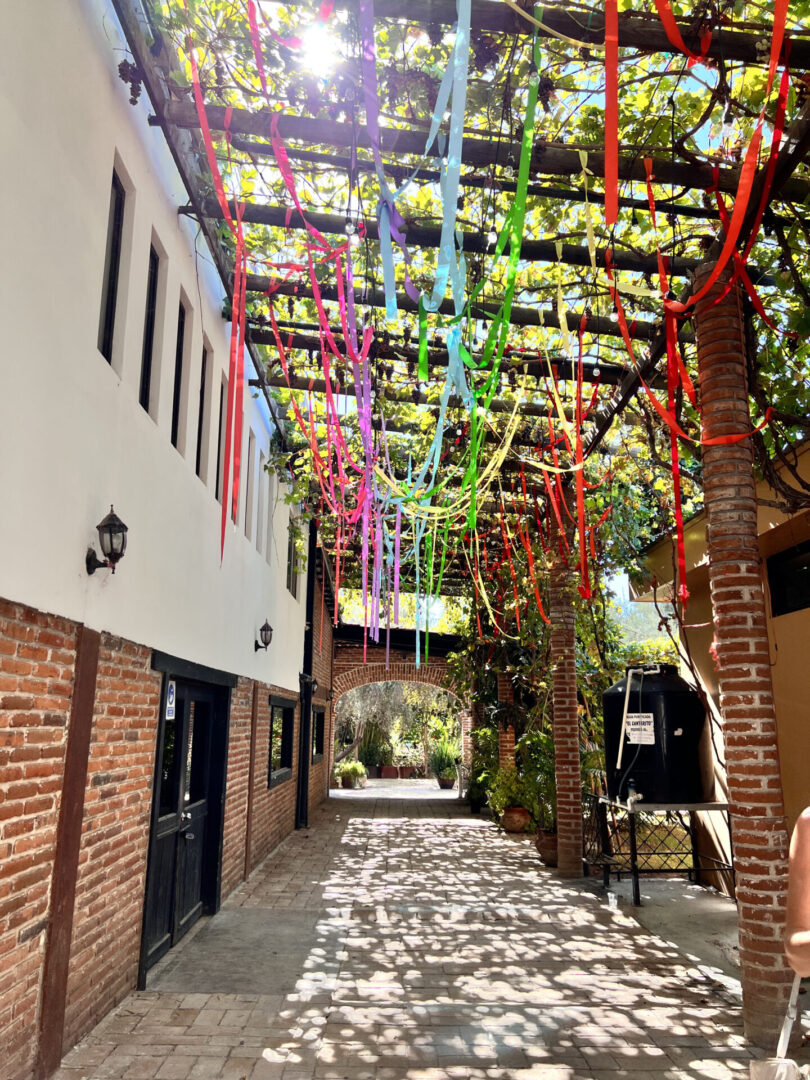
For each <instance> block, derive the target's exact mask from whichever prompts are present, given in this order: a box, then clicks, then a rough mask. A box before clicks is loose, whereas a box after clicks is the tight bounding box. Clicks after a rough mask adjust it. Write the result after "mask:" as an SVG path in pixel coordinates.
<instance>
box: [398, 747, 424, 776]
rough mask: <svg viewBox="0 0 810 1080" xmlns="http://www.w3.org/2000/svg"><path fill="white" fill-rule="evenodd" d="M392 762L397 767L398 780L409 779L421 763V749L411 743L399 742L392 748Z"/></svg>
mask: <svg viewBox="0 0 810 1080" xmlns="http://www.w3.org/2000/svg"><path fill="white" fill-rule="evenodd" d="M394 764H395V765H396V766H397V768H398V769H399V778H400V780H410V778H411V777H412V776H413V774H414V771H415V770H416V769H417V768H418V767H419V765H421V764H422V751H421V749H420V748H419V747H418V746H414V745H413V744H412V743H400V744H399V745H398V746H397V748H396V749H395V750H394Z"/></svg>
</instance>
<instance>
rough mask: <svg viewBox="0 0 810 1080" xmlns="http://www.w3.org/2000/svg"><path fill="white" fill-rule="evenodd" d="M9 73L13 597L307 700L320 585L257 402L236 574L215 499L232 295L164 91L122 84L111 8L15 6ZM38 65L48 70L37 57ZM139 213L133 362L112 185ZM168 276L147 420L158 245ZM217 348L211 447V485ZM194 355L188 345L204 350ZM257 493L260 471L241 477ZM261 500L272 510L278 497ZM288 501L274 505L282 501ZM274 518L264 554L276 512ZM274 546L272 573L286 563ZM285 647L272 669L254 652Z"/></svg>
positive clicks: (6, 478) (7, 473)
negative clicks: (149, 328) (191, 212)
mask: <svg viewBox="0 0 810 1080" xmlns="http://www.w3.org/2000/svg"><path fill="white" fill-rule="evenodd" d="M5 15H6V24H5V28H4V38H5V40H6V43H7V44H8V45H11V44H12V43H13V45H12V47H9V48H7V49H5V50H4V54H5V55H4V63H3V66H2V69H0V129H1V130H2V131H3V133H4V143H5V146H6V150H7V154H6V159H5V167H4V169H3V170H2V171H0V192H1V193H2V204H3V206H4V214H3V229H2V256H1V257H0V318H1V321H0V325H2V326H3V327H4V331H3V335H2V345H1V346H0V596H3V597H6V598H8V599H11V600H16V601H21V602H24V603H26V604H30V605H32V606H33V607H36V608H39V609H41V610H44V611H48V612H54V613H58V614H61V615H65V616H68V617H69V618H72V619H76V620H79V621H81V622H84V623H86V624H87V625H88V626H91V627H94V628H97V629H103V630H108V631H110V632H113V633H116V634H120V635H122V636H124V637H127V638H130V639H132V640H135V641H137V642H140V643H143V644H146V645H149V646H152V647H153V648H156V649H161V650H164V651H166V652H170V653H173V654H176V655H178V656H181V657H183V658H185V659H188V660H192V661H195V662H197V663H202V664H207V665H210V666H212V667H217V668H221V669H224V670H227V671H231V672H235V673H239V674H244V675H249V676H252V677H254V678H259V679H262V680H265V681H269V682H274V683H276V684H279V685H281V686H285V687H289V688H290V689H293V690H296V691H297V689H298V672H299V670H300V665H301V659H302V652H303V633H304V595H303V594H304V582H303V581H301V582H300V584H299V590H298V592H299V595H298V598H297V599H295V598H293V597H292V596H291V595H290V593H289V592H288V591H287V589H286V584H285V577H286V559H287V521H288V508H287V507H286V506H285V504H284V502H283V498H282V497H280V496H279V491H278V484H277V483H276V482H275V481H273V483H272V485H271V484H270V479H269V477H268V476H267V474H263V475H261V476H259V474H258V459H259V454H260V453H263V454H265V455H266V454H267V450H268V443H269V437H270V431H271V430H272V421H271V420H270V418H269V415H268V411H267V406H266V404H265V402H264V401H263V400H262V399H261V398H260V399H258V400H254V399H253V396H252V392H251V391H250V390H249V388H248V387H247V378H248V377H249V376H250V375H252V374H253V371H252V368H251V365H250V361H249V359H247V358H246V369H245V379H246V386H245V394H244V409H245V419H244V428H243V451H242V453H243V465H244V464H245V463H246V454H247V449H248V445H249V437H250V432H251V431H252V432H253V434H254V437H255V460H254V463H253V475H254V482H253V485H252V487H253V504H254V506H253V511H252V516H253V528H252V532H251V539H248V538H247V537H246V535H245V494H244V492H245V485H244V484H243V488H242V494H241V496H240V504H241V505H240V510H239V515H238V517H239V522H238V525H234V524H232V523H231V522H230V521H229V524H228V530H227V535H226V541H225V553H224V559H223V560H222V563H221V564H220V548H219V536H220V524H219V523H220V504H219V503H218V502H217V500H216V498H215V492H214V482H215V471H216V452H217V438H216V434H217V420H218V408H219V386H220V383H221V379H222V374H223V372H224V373H225V374H227V364H228V348H229V332H230V327H229V324H228V323H226V322H225V321H224V320H223V319H222V316H221V305H222V299H223V291H222V288H221V285H220V283H219V279H218V277H217V276H216V274H215V273H214V271H213V269H212V267H211V266H210V255H209V253H208V251H207V249H205V247H204V246H202V245H201V246H200V248H199V251H198V253H197V257H196V259H195V239H194V238H195V232H196V226H195V223H194V222H193V221H190V220H188V219H185V218H178V216H177V213H176V210H177V207H178V206H179V205H181V204H183V203H185V202H186V201H187V199H186V195H185V191H184V189H183V188H182V185H181V183H180V179H179V177H178V176H177V174H176V172H175V170H174V166H173V163H172V160H171V155H170V154H169V151H168V148H167V147H166V145H165V143H164V141H163V136H162V133H161V132H160V130H159V129H153V128H149V127H148V126H147V123H146V117H147V115H148V113H149V112H150V105H149V101H148V99H147V97H146V93H145V92H144V94H143V95H142V98H141V102H140V103H139V105H138V106H137V107H136V108H133V107H132V106H131V105H130V104H129V90H128V88H127V87H126V86H125V85H124V84H123V83H122V82H121V81H120V79H119V78H118V73H117V65H118V63H119V61H120V60H121V59H123V58H124V57H125V56H127V55H128V53H127V51H126V47H125V43H124V41H123V39H122V37H121V34H120V29H119V28H118V24H117V21H116V20H115V17H114V14H113V13H112V8H111V7H110V6H109V5H108V4H107V3H106V2H105V0H71V2H69V3H65V2H63V0H58V2H57V0H49V2H46V3H45V4H44V5H40V4H15V5H12V6H11V7H10V8H9V9H8V11H7V12H6V13H5ZM31 57H36V58H37V61H36V65H35V66H34V67H32V65H31V62H30V58H31ZM116 162H117V164H118V167H119V171H120V173H121V175H122V179H124V180H125V182H126V183H127V184H128V185H131V188H132V190H131V191H129V192H128V195H127V216H126V222H125V229H124V249H123V253H122V260H121V277H120V283H119V302H118V310H117V317H116V335H115V337H116V340H115V347H114V351H113V363H112V364H108V363H107V361H106V360H105V359H104V357H103V356H102V355H101V353H100V352H99V350H98V348H97V337H98V325H99V313H100V302H101V290H102V277H103V270H104V253H105V244H106V234H107V218H108V208H109V199H110V182H111V177H112V170H113V166H114V164H115V163H116ZM155 241H156V242H157V243H156V246H158V247H159V249H160V251H161V253H162V254H163V255H164V256H165V257H164V258H163V260H162V262H163V273H162V275H161V286H160V301H159V304H158V326H157V329H156V335H155V354H154V357H155V358H154V363H153V407H152V408H151V409H150V412H151V415H149V414H147V413H146V412H145V411H144V410H143V409H142V408H141V406H140V405H139V402H138V387H139V379H140V368H141V351H142V342H143V326H144V308H145V297H146V280H147V269H148V257H149V246H150V243H152V242H155ZM181 290H182V295H183V298H184V302H185V303H186V304H187V308H188V320H187V324H186V357H187V360H188V363H187V364H186V366H185V374H184V392H183V409H182V410H181V422H180V437H179V440H178V449H175V448H174V447H173V446H172V445H171V441H170V431H171V412H172V393H173V378H174V362H175V343H176V333H177V312H178V305H179V302H180V297H181ZM203 334H204V335H205V340H206V342H207V345H208V349H209V359H208V364H209V370H210V369H211V368H213V374H212V377H211V378H210V380H209V391H210V392H209V393H208V394H207V405H206V409H207V412H208V414H209V425H210V438H209V439H208V440H207V447H206V446H204V449H206V450H207V453H205V454H204V464H203V468H202V470H201V471H202V479H201V478H198V477H197V476H196V475H195V451H196V433H197V410H198V401H199V396H198V395H199V381H200V367H201V357H202V347H203ZM189 335H190V339H189ZM243 477H246V472H244V471H243ZM261 485H264V491H263V492H260V488H261ZM271 488H272V490H271ZM260 501H261V502H262V503H263V506H264V509H265V512H267V510H268V508H269V506H270V505H273V506H274V507H275V510H274V513H273V517H272V535H270V536H269V537H268V530H267V522H266V521H265V523H264V526H263V528H262V544H261V550H259V549H258V548H257V544H256V537H257V529H256V513H257V508H258V505H259V502H260ZM110 503H114V504H115V509H116V512H117V513H118V514H119V515H120V517H121V518H122V519H123V520H124V521H125V522H126V524H127V525H128V526H129V543H128V548H127V553H126V556H125V557H124V559H123V561H122V562H121V563H120V565H119V568H118V570H117V572H116V574H115V575H114V576H113V575H111V574H110V573H109V571H107V570H102V571H98V572H97V573H96V574H94V575H93V576H92V577H88V575H87V574H86V572H85V568H84V555H85V551H86V548H87V546H88V544H94V545H95V546H96V548H97V550H98V542H97V537H96V533H95V526H96V524H97V523H98V522H99V521H100V520H101V518H102V517H103V516H104V515H105V514H106V513H107V511H108V510H109V506H110ZM268 547H269V554H268ZM265 618H268V619H269V620H270V623H271V624H272V626H273V627H274V630H275V635H274V639H273V643H272V645H271V647H270V649H269V650H268V652H267V653H264V652H259V653H255V652H254V649H253V639H254V636H255V634H256V631H257V630H258V627H259V626H260V625H261V624H262V623H263V622H264V620H265Z"/></svg>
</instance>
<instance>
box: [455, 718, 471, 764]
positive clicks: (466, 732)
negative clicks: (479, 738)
mask: <svg viewBox="0 0 810 1080" xmlns="http://www.w3.org/2000/svg"><path fill="white" fill-rule="evenodd" d="M458 721H459V727H460V728H461V760H462V761H463V763H464V764H465V765H467V766H468V767H469V764H470V761H471V760H472V741H471V739H470V733H471V731H472V726H473V714H472V708H471V707H470V708H467V709H462V710H461V712H460V713H459V714H458Z"/></svg>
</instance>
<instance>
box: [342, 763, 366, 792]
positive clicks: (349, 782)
mask: <svg viewBox="0 0 810 1080" xmlns="http://www.w3.org/2000/svg"><path fill="white" fill-rule="evenodd" d="M335 773H336V774H337V776H338V777H339V778H340V782H341V785H342V786H343V787H345V788H358V787H364V786H365V783H366V767H365V765H364V764H363V762H362V761H354V760H353V759H350V758H349V759H346V760H345V761H341V762H339V764H338V765H337V766H336V767H335Z"/></svg>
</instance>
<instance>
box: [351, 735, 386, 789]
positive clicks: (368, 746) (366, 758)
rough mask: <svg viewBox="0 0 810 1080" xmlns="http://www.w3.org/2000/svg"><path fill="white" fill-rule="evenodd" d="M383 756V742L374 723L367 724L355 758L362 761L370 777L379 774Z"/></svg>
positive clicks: (376, 776) (373, 777)
mask: <svg viewBox="0 0 810 1080" xmlns="http://www.w3.org/2000/svg"><path fill="white" fill-rule="evenodd" d="M384 756H385V744H384V743H383V740H382V735H381V734H380V729H379V728H378V727H377V725H376V724H369V725H368V726H367V727H366V730H365V732H364V733H363V739H362V741H361V743H360V745H359V746H358V747H357V760H358V761H362V762H363V764H364V765H365V767H366V772H367V774H368V776H369V777H371V778H372V779H377V778H378V777H379V776H380V769H381V766H382V764H383V758H384Z"/></svg>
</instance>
